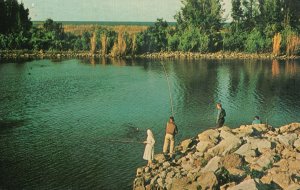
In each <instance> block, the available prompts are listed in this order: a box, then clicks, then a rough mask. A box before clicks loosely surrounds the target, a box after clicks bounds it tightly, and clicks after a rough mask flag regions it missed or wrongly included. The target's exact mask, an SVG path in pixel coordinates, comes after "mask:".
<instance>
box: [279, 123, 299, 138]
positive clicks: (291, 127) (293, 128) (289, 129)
mask: <svg viewBox="0 0 300 190" xmlns="http://www.w3.org/2000/svg"><path fill="white" fill-rule="evenodd" d="M277 131H278V132H279V133H293V132H295V133H297V134H298V135H299V133H300V123H291V124H288V125H285V126H282V127H280V128H278V129H277Z"/></svg>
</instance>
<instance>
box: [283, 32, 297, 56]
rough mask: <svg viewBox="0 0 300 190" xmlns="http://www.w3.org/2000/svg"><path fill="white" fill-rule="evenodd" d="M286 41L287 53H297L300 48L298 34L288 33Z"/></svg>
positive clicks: (291, 54) (288, 54)
mask: <svg viewBox="0 0 300 190" xmlns="http://www.w3.org/2000/svg"><path fill="white" fill-rule="evenodd" d="M286 42H287V44H286V55H287V56H293V55H296V53H297V51H299V49H300V37H299V36H298V35H296V34H291V35H288V36H287V39H286Z"/></svg>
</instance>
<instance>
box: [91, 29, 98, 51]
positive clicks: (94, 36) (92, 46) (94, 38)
mask: <svg viewBox="0 0 300 190" xmlns="http://www.w3.org/2000/svg"><path fill="white" fill-rule="evenodd" d="M96 42H97V36H96V32H93V35H92V37H91V51H90V53H91V54H95V53H96Z"/></svg>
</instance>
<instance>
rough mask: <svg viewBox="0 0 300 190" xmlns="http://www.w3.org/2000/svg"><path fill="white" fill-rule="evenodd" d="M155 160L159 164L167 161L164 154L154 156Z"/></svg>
mask: <svg viewBox="0 0 300 190" xmlns="http://www.w3.org/2000/svg"><path fill="white" fill-rule="evenodd" d="M154 160H156V161H157V162H158V163H159V164H162V163H164V162H165V161H166V158H165V156H164V155H163V154H156V155H154Z"/></svg>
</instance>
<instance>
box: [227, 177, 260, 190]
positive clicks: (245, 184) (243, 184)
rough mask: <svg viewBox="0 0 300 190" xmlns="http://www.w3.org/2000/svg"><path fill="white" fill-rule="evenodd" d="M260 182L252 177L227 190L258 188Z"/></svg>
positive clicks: (254, 189) (256, 189)
mask: <svg viewBox="0 0 300 190" xmlns="http://www.w3.org/2000/svg"><path fill="white" fill-rule="evenodd" d="M259 189H260V184H259V183H258V182H256V181H255V180H254V179H246V180H244V181H243V182H241V183H240V184H238V185H236V186H234V187H229V188H228V189H227V190H259Z"/></svg>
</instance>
